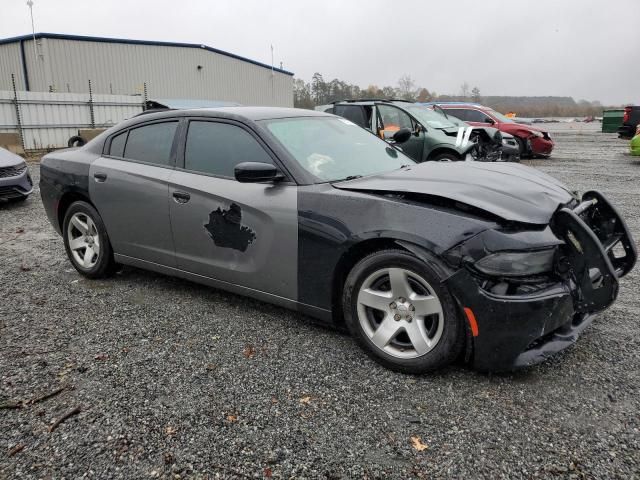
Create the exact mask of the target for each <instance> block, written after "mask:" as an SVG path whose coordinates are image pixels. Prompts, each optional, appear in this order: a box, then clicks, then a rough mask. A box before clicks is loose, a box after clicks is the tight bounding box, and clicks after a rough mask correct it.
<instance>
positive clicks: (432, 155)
mask: <svg viewBox="0 0 640 480" xmlns="http://www.w3.org/2000/svg"><path fill="white" fill-rule="evenodd" d="M442 153H451V154H453V155H454V156H455V157H456V158H457V159H458V160H463V158H462V156H461V155H460V153H459V152H457V151H456V150H455V149H453V148H449V147H438V148H436V149H434V150H432V151H431V152H430V153H429V156H428V157H427V160H433V159H434V158H436V157H437V156H438V155H440V154H442Z"/></svg>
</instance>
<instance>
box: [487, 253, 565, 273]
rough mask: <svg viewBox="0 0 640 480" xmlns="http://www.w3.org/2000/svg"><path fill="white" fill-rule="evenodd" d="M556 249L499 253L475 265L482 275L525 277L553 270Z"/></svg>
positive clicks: (488, 256)
mask: <svg viewBox="0 0 640 480" xmlns="http://www.w3.org/2000/svg"><path fill="white" fill-rule="evenodd" d="M555 253H556V249H555V248H547V249H544V250H535V251H531V252H497V253H492V254H490V255H487V256H486V257H484V258H482V259H480V260H478V261H477V262H476V263H475V265H474V266H475V268H476V269H477V270H479V271H480V272H482V273H485V274H487V275H491V276H497V277H525V276H530V275H539V274H542V273H548V272H551V271H552V270H553V260H554V257H555Z"/></svg>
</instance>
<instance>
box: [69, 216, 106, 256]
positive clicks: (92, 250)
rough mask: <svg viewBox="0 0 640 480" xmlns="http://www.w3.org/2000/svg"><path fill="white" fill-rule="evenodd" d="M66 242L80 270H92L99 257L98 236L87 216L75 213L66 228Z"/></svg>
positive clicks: (93, 224) (94, 226)
mask: <svg viewBox="0 0 640 480" xmlns="http://www.w3.org/2000/svg"><path fill="white" fill-rule="evenodd" d="M67 241H68V242H69V250H71V254H72V255H73V259H74V261H75V262H76V263H77V264H78V265H79V266H80V267H82V268H84V269H89V268H93V267H94V266H95V265H96V263H98V258H99V256H100V236H99V235H98V230H97V229H96V225H95V223H94V222H93V220H92V219H91V217H90V216H89V215H87V214H86V213H82V212H77V213H75V214H74V215H73V216H72V217H71V220H69V225H68V226H67Z"/></svg>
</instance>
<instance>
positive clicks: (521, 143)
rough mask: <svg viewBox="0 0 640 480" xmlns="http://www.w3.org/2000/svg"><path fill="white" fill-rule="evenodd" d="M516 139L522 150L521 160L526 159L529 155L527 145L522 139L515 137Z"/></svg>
mask: <svg viewBox="0 0 640 480" xmlns="http://www.w3.org/2000/svg"><path fill="white" fill-rule="evenodd" d="M513 138H515V139H516V143H517V144H518V149H519V150H520V158H525V157H526V156H527V155H528V153H529V152H528V151H527V144H526V142H525V141H524V140H523V139H521V138H520V137H513Z"/></svg>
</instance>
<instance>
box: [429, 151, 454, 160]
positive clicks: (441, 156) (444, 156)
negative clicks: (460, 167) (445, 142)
mask: <svg viewBox="0 0 640 480" xmlns="http://www.w3.org/2000/svg"><path fill="white" fill-rule="evenodd" d="M431 160H432V161H434V162H459V161H460V157H458V156H457V155H456V154H455V153H449V152H444V153H439V154H438V155H436V156H435V157H433V158H432V159H431Z"/></svg>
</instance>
